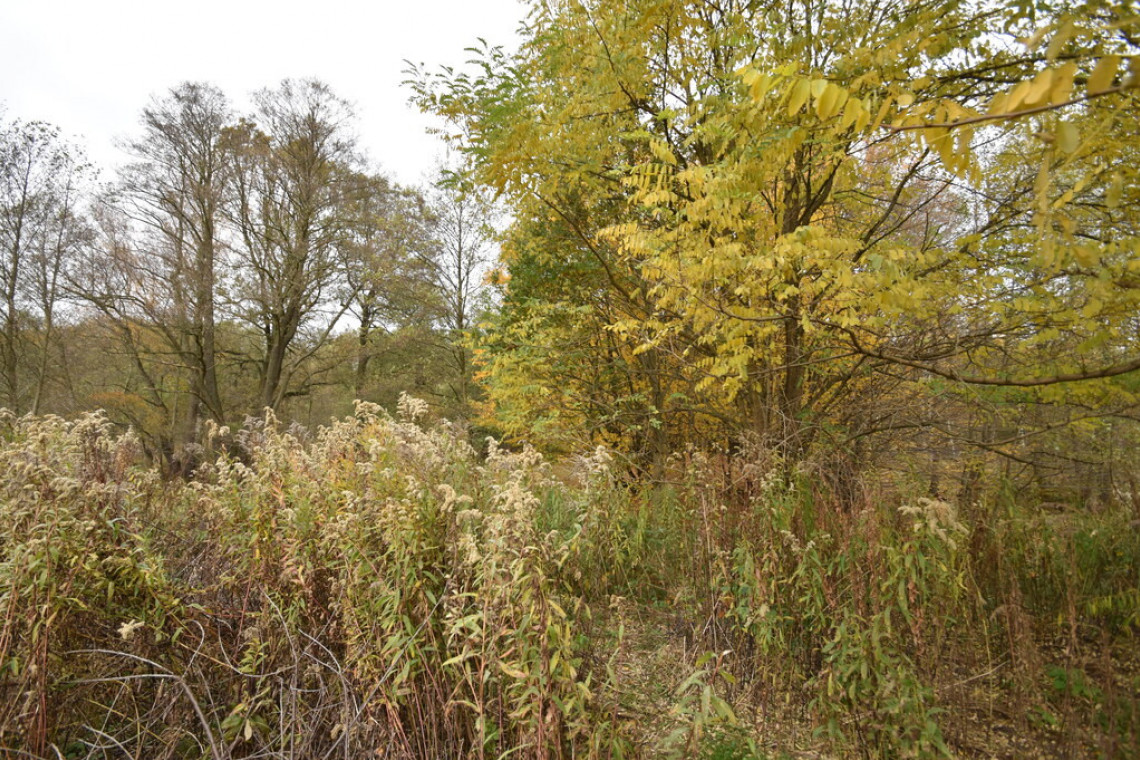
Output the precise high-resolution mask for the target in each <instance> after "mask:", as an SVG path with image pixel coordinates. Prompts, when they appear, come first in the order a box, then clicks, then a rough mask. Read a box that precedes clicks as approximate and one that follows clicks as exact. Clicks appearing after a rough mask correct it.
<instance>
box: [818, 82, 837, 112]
mask: <svg viewBox="0 0 1140 760" xmlns="http://www.w3.org/2000/svg"><path fill="white" fill-rule="evenodd" d="M841 92H843V90H842V88H840V87H836V86H835V85H833V84H829V85H828V86H827V87H826V88H824V90H823V94H822V95H821V96H820V97H819V98H817V99H816V103H815V113H816V115H817V116H819V118H820V119H830V118H831V117H832V116H833V115H834V114H835V111H836V105H837V103H838V102H839V94H840V93H841Z"/></svg>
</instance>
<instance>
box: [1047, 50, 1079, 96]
mask: <svg viewBox="0 0 1140 760" xmlns="http://www.w3.org/2000/svg"><path fill="white" fill-rule="evenodd" d="M1076 75H1077V64H1076V63H1074V62H1073V61H1069V62H1068V63H1066V64H1065V65H1064V66H1062V67H1061V68H1059V69H1057V74H1056V76H1054V77H1053V90H1052V91H1051V92H1050V93H1049V102H1050V103H1052V104H1054V105H1056V104H1058V103H1064V102H1066V101H1068V100H1069V98H1070V97H1071V96H1072V93H1073V77H1075V76H1076Z"/></svg>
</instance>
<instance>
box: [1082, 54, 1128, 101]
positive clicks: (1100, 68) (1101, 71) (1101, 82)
mask: <svg viewBox="0 0 1140 760" xmlns="http://www.w3.org/2000/svg"><path fill="white" fill-rule="evenodd" d="M1118 66H1120V56H1118V55H1106V56H1105V57H1104V58H1101V59H1100V60H1099V61H1097V64H1096V68H1094V69H1093V73H1092V74H1091V75H1089V83H1088V91H1089V94H1090V95H1095V94H1097V93H1098V92H1104V91H1106V90H1109V89H1111V88H1112V80H1113V79H1115V78H1116V69H1117V67H1118Z"/></svg>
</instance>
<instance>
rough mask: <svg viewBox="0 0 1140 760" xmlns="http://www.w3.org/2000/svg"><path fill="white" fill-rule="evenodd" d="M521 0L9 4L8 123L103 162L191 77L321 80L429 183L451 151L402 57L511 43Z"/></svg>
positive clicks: (377, 156)
mask: <svg viewBox="0 0 1140 760" xmlns="http://www.w3.org/2000/svg"><path fill="white" fill-rule="evenodd" d="M524 15H525V7H524V6H523V5H522V4H521V3H520V1H519V0H467V1H465V0H419V1H418V2H417V1H416V0H406V1H405V2H397V1H395V0H371V1H361V2H351V1H349V0H308V2H298V1H297V0H273V1H267V0H228V2H227V1H226V0H189V1H187V0H183V2H171V1H170V0H0V72H3V73H2V74H0V105H2V106H3V107H4V111H5V112H6V113H5V118H6V119H8V120H10V119H22V120H29V121H30V120H34V119H39V120H43V121H49V122H52V123H54V124H56V125H57V126H59V127H60V128H61V129H62V130H63V131H64V132H65V133H66V134H67V135H69V136H70V137H72V138H74V139H75V140H76V141H77V142H79V143H80V144H81V145H83V146H84V147H85V148H86V149H87V152H88V154H89V155H90V156H91V158H92V159H93V160H94V161H95V162H96V163H97V164H99V165H100V166H101V167H103V169H104V176H107V174H108V173H109V170H110V169H111V168H112V167H113V166H114V165H115V164H116V163H117V162H118V161H119V160H121V158H122V156H121V154H119V153H118V151H117V149H116V148H115V147H114V145H115V138H117V137H126V136H130V135H131V134H132V133H133V132H134V131H135V130H136V125H137V123H138V117H139V113H140V111H141V109H142V108H143V106H144V105H146V103H147V102H148V101H149V99H150V97H151V96H152V95H157V94H161V93H162V92H164V91H165V90H167V89H169V88H170V87H172V86H174V85H176V84H178V83H179V82H182V81H186V80H194V81H206V82H211V83H213V84H216V85H218V86H219V87H221V88H222V89H223V90H224V91H225V92H226V93H227V94H228V95H229V96H230V98H231V99H232V100H233V101H234V102H235V104H236V105H237V106H238V107H239V108H244V107H245V106H246V103H247V100H246V98H247V96H248V94H249V93H250V92H251V91H253V90H256V89H259V88H261V87H266V86H272V85H274V84H276V83H277V82H279V81H280V80H281V79H283V78H286V77H314V76H315V77H317V78H320V79H323V80H324V81H326V82H327V83H328V84H329V85H331V86H332V88H333V89H334V91H336V92H337V94H339V95H340V96H341V97H343V98H346V99H347V100H349V101H351V102H353V103H354V104H355V106H356V112H357V114H358V117H359V121H358V131H359V135H360V138H361V142H362V143H363V145H364V146H365V148H366V149H367V151H368V153H369V156H370V157H371V158H372V159H373V160H374V161H375V162H377V163H378V164H379V165H380V166H381V167H382V168H383V169H384V170H385V171H387V172H389V173H391V174H394V175H395V176H396V177H397V178H398V179H399V180H400V181H402V182H405V183H414V182H418V181H420V180H421V179H422V178H423V175H424V174H426V173H427V171H428V170H429V169H430V167H431V165H432V163H433V161H434V159H435V156H436V155H437V154H438V153H439V151H440V147H439V144H438V142H437V141H436V139H435V138H433V137H431V136H428V135H426V134H425V133H424V130H425V127H427V126H429V125H430V124H431V121H430V120H429V119H428V117H426V116H423V115H421V114H419V113H418V112H417V111H416V110H415V109H414V108H413V107H412V106H410V105H408V103H407V99H408V95H409V92H408V90H407V88H405V87H401V85H400V83H401V81H402V80H403V79H404V75H403V73H402V71H403V69H404V68H405V64H404V61H405V60H411V61H414V62H417V63H418V62H424V63H428V64H433V65H434V64H449V65H459V64H462V63H463V62H464V61H465V60H466V58H467V54H465V53H464V48H465V47H468V46H471V45H473V44H475V43H476V39H477V38H479V37H482V38H485V39H486V40H487V41H488V42H490V43H492V44H502V45H504V46H506V47H508V48H511V47H514V46H515V45H516V44H517V38H516V36H515V31H516V29H517V28H518V25H519V22H520V20H521V19H522V18H523V16H524Z"/></svg>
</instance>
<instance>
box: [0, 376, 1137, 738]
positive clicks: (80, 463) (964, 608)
mask: <svg viewBox="0 0 1140 760" xmlns="http://www.w3.org/2000/svg"><path fill="white" fill-rule="evenodd" d="M425 412H426V407H425V405H423V404H422V402H419V401H417V400H415V399H411V398H408V397H404V398H403V399H402V401H401V405H400V413H399V416H398V417H397V418H395V419H393V418H392V417H390V416H389V415H387V414H386V413H384V412H383V411H381V410H380V409H379V408H378V407H376V406H374V405H370V404H365V403H362V404H359V405H358V407H357V410H356V413H355V415H353V416H351V417H348V418H345V419H343V420H340V421H337V422H335V423H333V424H331V425H330V426H328V427H324V428H322V429H320V430H319V431H318V432H315V433H313V434H311V435H310V434H309V433H307V432H305V431H302V430H300V429H298V428H294V429H289V428H287V427H286V426H283V425H281V424H280V423H278V422H277V420H276V419H275V418H274V417H273V416H272V414H267V415H266V416H264V417H263V418H260V419H256V420H250V421H248V422H247V424H246V426H244V427H243V428H242V429H241V430H237V431H228V430H225V429H215V430H213V431H212V434H211V436H210V438H209V445H210V447H211V448H212V451H213V452H214V454H215V455H216V456H215V457H213V458H211V459H210V460H209V462H208V463H207V464H204V465H203V466H202V467H201V468H200V469H199V470H198V472H197V473H196V474H195V476H194V477H193V478H192V479H190V480H188V481H180V480H179V481H174V482H169V481H164V480H163V479H161V478H160V477H159V476H158V474H157V472H156V470H155V469H153V468H152V467H150V466H148V465H146V464H145V463H144V462H143V461H142V460H141V458H140V448H139V444H138V441H137V439H136V438H135V436H134V435H133V434H131V433H129V432H128V433H122V432H119V431H116V430H115V429H113V427H112V426H111V425H110V424H109V423H108V422H107V420H106V418H105V417H103V416H102V415H99V414H91V415H86V416H83V417H80V418H78V419H76V420H75V421H71V422H68V421H64V420H62V419H59V418H54V417H41V418H33V417H24V418H14V417H12V416H8V417H5V418H4V420H3V423H2V424H3V430H2V440H3V444H2V449H0V467H2V468H3V470H4V471H5V472H6V473H7V475H6V477H5V478H4V479H3V483H2V488H3V509H2V511H0V520H2V521H3V524H2V530H0V535H2V536H3V539H2V541H3V553H2V561H0V581H2V585H0V594H2V595H0V609H2V610H3V619H2V622H0V667H2V671H0V672H2V680H0V688H2V689H3V701H2V702H0V744H2V746H4V747H6V748H7V749H6V750H5V751H6V752H7V753H8V754H9V756H12V757H15V756H37V757H68V758H95V757H99V758H103V757H107V758H110V757H124V756H129V757H171V758H174V757H178V758H183V757H209V758H231V757H233V758H236V757H289V758H316V757H328V758H332V757H345V758H349V757H353V758H355V757H364V756H378V757H409V758H410V757H419V758H428V757H479V758H485V757H491V758H500V757H536V758H556V757H606V758H608V757H717V758H729V757H733V758H745V757H808V756H811V757H816V756H866V757H941V756H962V757H971V756H977V757H982V756H985V757H991V756H1005V757H1024V756H1026V755H1027V754H1029V753H1037V752H1044V753H1045V755H1046V756H1058V757H1094V756H1100V757H1126V756H1130V754H1131V753H1133V752H1134V751H1135V749H1136V746H1137V737H1138V731H1140V709H1138V704H1137V690H1138V688H1140V674H1138V673H1137V671H1136V669H1135V668H1136V666H1137V658H1136V653H1135V647H1134V641H1133V638H1132V637H1133V635H1134V632H1135V628H1136V626H1137V624H1138V623H1140V598H1138V594H1137V586H1136V578H1137V577H1138V573H1140V531H1138V530H1137V528H1136V520H1137V511H1136V509H1137V507H1136V502H1135V500H1134V497H1133V496H1132V495H1130V494H1121V495H1120V498H1119V499H1118V500H1117V501H1116V502H1114V503H1113V504H1111V505H1105V506H1104V507H1103V508H1102V509H1101V511H1099V512H1097V513H1089V512H1078V511H1067V512H1063V513H1049V514H1042V513H1041V511H1040V510H1031V509H1027V508H1025V506H1024V505H1022V504H1020V503H1019V502H1018V501H1017V499H1016V498H1014V497H1013V495H1012V494H1010V493H1004V492H1003V491H1002V490H1001V489H1000V488H995V489H992V490H990V491H987V493H986V494H985V495H984V496H983V497H982V498H980V499H979V500H978V501H976V502H973V503H965V504H953V503H949V502H946V501H942V500H938V499H934V498H929V497H927V496H924V495H921V494H922V493H923V491H922V489H921V488H919V486H918V484H916V483H914V482H907V481H906V479H895V480H893V481H892V480H889V479H880V480H879V481H877V482H876V483H874V484H873V483H872V482H871V481H869V480H867V479H861V480H860V481H859V482H858V484H857V487H856V488H855V491H854V493H848V494H845V495H841V494H838V493H836V492H835V491H834V490H833V489H830V488H828V487H826V486H824V485H821V484H820V481H819V480H818V479H815V478H811V477H808V476H807V473H806V471H805V470H803V469H802V468H801V470H800V471H799V472H797V473H795V474H793V475H792V476H791V477H790V478H784V477H781V476H780V472H781V470H780V469H778V468H775V467H771V468H769V467H766V466H765V465H764V464H763V461H764V460H763V459H762V458H761V457H758V456H757V455H756V452H749V455H748V456H745V455H738V456H725V455H718V456H714V455H710V454H704V453H696V452H691V453H689V454H683V455H679V456H677V457H675V458H674V459H673V460H672V461H671V463H670V466H669V472H670V473H671V474H672V475H673V476H675V477H672V478H670V480H669V482H667V483H664V482H663V483H659V484H657V485H656V486H654V487H652V488H639V487H637V486H636V485H635V484H631V483H629V482H627V481H626V479H625V477H624V476H623V468H622V467H621V466H620V465H619V461H620V460H618V459H616V458H615V457H614V456H613V454H612V453H610V452H607V451H606V450H605V449H602V448H599V449H597V450H595V451H594V452H592V453H590V454H588V455H584V456H579V457H577V458H576V459H574V460H573V461H572V462H571V461H566V462H559V463H556V464H552V463H551V462H548V461H546V460H545V459H544V458H543V457H542V456H541V455H540V454H538V453H537V452H535V451H534V450H533V449H531V448H529V447H522V448H519V449H516V450H507V449H504V448H502V447H501V446H499V445H498V444H497V443H495V442H494V440H493V439H492V440H489V441H486V443H485V444H483V449H482V450H481V451H476V450H475V449H474V448H473V447H472V445H471V444H470V443H469V436H468V435H467V434H466V431H464V430H463V429H461V428H459V427H457V426H455V425H453V424H451V423H447V422H444V421H436V422H427V421H426V420H425V419H424V415H425ZM773 464H774V463H773ZM812 752H822V753H823V755H818V754H812Z"/></svg>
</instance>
